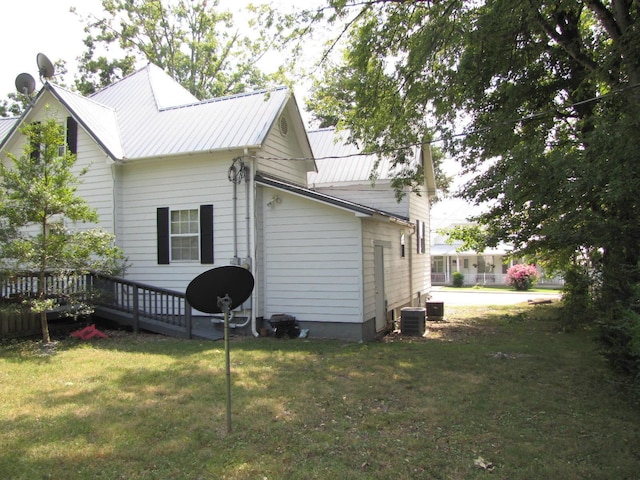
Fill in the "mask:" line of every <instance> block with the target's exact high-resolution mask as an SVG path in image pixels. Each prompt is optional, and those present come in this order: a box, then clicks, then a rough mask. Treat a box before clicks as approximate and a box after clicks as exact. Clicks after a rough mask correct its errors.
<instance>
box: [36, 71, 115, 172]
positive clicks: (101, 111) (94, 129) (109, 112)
mask: <svg viewBox="0 0 640 480" xmlns="http://www.w3.org/2000/svg"><path fill="white" fill-rule="evenodd" d="M47 88H48V89H49V90H51V92H52V93H53V94H54V95H56V96H57V97H58V99H59V100H60V101H61V102H62V103H63V104H64V105H65V106H66V107H67V109H69V110H70V111H71V113H72V114H73V116H74V118H75V119H76V120H77V121H78V122H79V123H80V124H81V125H82V126H83V128H84V129H85V130H87V132H88V134H89V135H91V136H92V137H94V139H95V140H96V141H97V142H98V143H99V144H100V146H101V147H102V148H103V149H104V150H105V151H106V153H107V154H109V155H110V156H111V157H112V158H113V159H121V158H122V157H123V155H124V152H123V148H122V141H121V138H120V130H119V127H118V118H117V115H116V112H115V110H113V109H112V108H110V107H107V106H105V105H103V104H100V103H98V102H96V101H95V100H93V99H91V98H87V97H83V96H82V95H78V94H77V93H74V92H71V91H69V90H67V89H65V88H62V87H60V86H57V85H52V84H47Z"/></svg>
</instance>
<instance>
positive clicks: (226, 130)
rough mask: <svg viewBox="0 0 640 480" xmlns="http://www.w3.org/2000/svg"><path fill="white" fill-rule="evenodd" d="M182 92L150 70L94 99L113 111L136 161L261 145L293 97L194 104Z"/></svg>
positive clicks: (264, 94) (276, 94) (283, 93)
mask: <svg viewBox="0 0 640 480" xmlns="http://www.w3.org/2000/svg"><path fill="white" fill-rule="evenodd" d="M158 85H161V86H162V88H163V92H162V94H160V93H158V92H157V91H155V89H156V88H158ZM172 85H173V90H172ZM185 92H186V90H184V89H183V88H182V87H181V86H180V85H178V84H177V83H176V82H174V81H173V80H172V79H171V78H170V77H169V76H168V75H167V74H165V73H164V72H163V71H162V70H160V69H158V67H154V66H148V67H146V68H145V69H142V70H139V71H138V72H136V73H135V74H132V75H130V76H129V77H127V78H125V79H123V80H121V81H119V82H117V83H116V84H113V85H111V86H109V87H107V88H105V89H104V90H102V91H100V92H98V93H96V94H95V95H94V96H93V97H92V98H93V99H95V100H96V101H99V102H100V103H104V104H105V105H109V106H111V107H112V108H114V110H115V111H116V112H117V116H118V121H119V122H120V132H121V136H122V139H123V147H124V156H125V157H126V158H128V159H135V158H148V157H155V156H170V155H179V154H182V153H193V152H206V151H212V150H221V149H238V148H243V147H254V146H257V145H261V144H262V143H263V141H264V139H265V137H266V135H267V133H268V132H269V129H270V128H271V126H272V125H273V123H274V122H275V120H276V118H277V116H278V115H279V113H280V112H281V111H282V109H283V108H284V105H285V104H286V102H287V101H288V99H289V97H290V95H291V94H290V91H289V90H288V89H287V88H284V87H282V88H278V89H274V90H268V91H267V90H264V91H259V92H251V93H244V94H239V95H233V96H228V97H221V98H217V99H213V100H209V101H202V102H198V101H197V100H196V99H195V97H193V96H191V95H190V94H189V93H188V92H186V93H185ZM160 97H162V100H160ZM185 100H190V102H187V103H184V102H185Z"/></svg>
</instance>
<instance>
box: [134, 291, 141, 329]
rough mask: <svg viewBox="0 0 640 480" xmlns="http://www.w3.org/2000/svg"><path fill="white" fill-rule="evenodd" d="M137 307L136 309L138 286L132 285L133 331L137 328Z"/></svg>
mask: <svg viewBox="0 0 640 480" xmlns="http://www.w3.org/2000/svg"><path fill="white" fill-rule="evenodd" d="M139 320H140V319H139V309H138V286H137V285H133V331H134V332H135V333H138V330H139Z"/></svg>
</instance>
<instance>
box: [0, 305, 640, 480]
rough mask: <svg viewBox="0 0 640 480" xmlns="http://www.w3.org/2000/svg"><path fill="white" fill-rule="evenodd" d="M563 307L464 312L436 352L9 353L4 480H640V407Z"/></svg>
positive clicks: (429, 340) (310, 348)
mask: <svg viewBox="0 0 640 480" xmlns="http://www.w3.org/2000/svg"><path fill="white" fill-rule="evenodd" d="M555 311H556V310H555V306H554V305H541V306H536V307H531V306H526V305H521V306H515V307H513V306H510V307H496V308H493V307H492V308H490V309H489V308H487V307H483V308H477V307H476V308H470V307H449V308H448V309H447V317H446V321H445V322H442V323H437V324H436V323H433V324H431V323H430V324H429V333H428V335H426V336H425V337H424V338H416V337H404V338H403V337H402V336H400V335H390V336H389V337H387V338H386V339H385V341H381V342H376V343H368V344H352V343H343V342H338V341H323V340H316V339H312V338H309V339H295V340H291V339H280V340H279V339H275V338H258V339H233V340H232V342H231V360H232V377H231V378H232V391H233V395H232V406H233V417H232V419H233V431H232V432H231V433H229V434H227V432H226V415H225V407H226V402H225V367H224V345H223V343H222V342H200V341H183V340H177V339H168V338H163V337H159V336H152V335H142V334H141V335H138V336H135V335H133V334H128V333H122V332H109V333H110V334H111V336H110V338H109V339H103V340H95V341H89V342H83V341H79V340H75V339H65V340H63V341H60V342H59V343H58V345H57V348H56V351H55V352H54V353H53V354H52V353H50V352H45V351H43V350H42V349H41V347H40V346H39V345H38V344H37V343H34V342H20V343H12V344H8V345H4V346H1V347H0V385H1V388H0V477H2V478H3V479H16V480H17V479H28V480H33V479H38V480H39V479H61V480H62V479H63V480H73V479H108V480H114V479H127V480H138V479H171V480H179V479H194V480H195V479H258V480H263V479H390V478H393V479H418V478H420V479H476V478H498V479H510V480H518V479H528V480H530V479H552V478H553V479H555V478H562V479H563V480H570V479H588V478H592V479H612V480H613V479H615V480H620V479H637V478H638V477H639V475H640V450H639V449H638V445H640V409H639V408H638V404H637V403H636V402H635V401H634V399H633V398H632V397H631V396H630V395H629V394H627V393H625V390H624V388H622V383H621V382H619V381H618V380H619V379H616V377H615V376H613V375H612V374H611V372H610V371H609V370H608V368H607V365H606V363H605V361H604V360H603V359H602V358H601V357H600V356H599V355H598V353H597V346H596V344H595V343H593V341H592V336H593V333H592V332H590V331H588V330H585V331H580V332H577V333H562V332H561V331H560V330H559V329H558V328H557V323H556V321H554V320H553V319H552V318H551V317H552V316H553V315H551V317H550V315H549V314H553V313H554V312H555Z"/></svg>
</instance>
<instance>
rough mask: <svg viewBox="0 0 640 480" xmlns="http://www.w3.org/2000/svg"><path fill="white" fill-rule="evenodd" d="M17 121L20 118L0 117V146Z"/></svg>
mask: <svg viewBox="0 0 640 480" xmlns="http://www.w3.org/2000/svg"><path fill="white" fill-rule="evenodd" d="M18 120H20V117H0V145H2V144H4V139H5V137H6V136H7V135H8V134H9V132H10V131H11V129H12V128H13V126H14V125H15V124H16V123H17V122H18Z"/></svg>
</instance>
